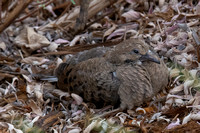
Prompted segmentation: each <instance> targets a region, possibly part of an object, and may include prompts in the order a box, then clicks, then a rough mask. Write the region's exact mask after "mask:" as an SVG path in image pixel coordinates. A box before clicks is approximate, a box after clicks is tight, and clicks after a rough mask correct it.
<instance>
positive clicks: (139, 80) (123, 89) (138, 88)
mask: <svg viewBox="0 0 200 133" xmlns="http://www.w3.org/2000/svg"><path fill="white" fill-rule="evenodd" d="M117 77H118V78H119V79H120V81H121V85H120V88H119V91H118V94H119V96H120V101H121V107H122V108H123V109H124V108H129V109H131V108H133V107H134V106H139V105H141V104H142V103H143V102H144V101H146V100H149V99H150V98H151V97H152V96H153V88H152V85H151V79H150V76H149V74H148V73H147V71H146V69H145V68H144V67H143V66H141V65H137V64H134V65H131V64H130V65H122V66H120V67H118V69H117Z"/></svg>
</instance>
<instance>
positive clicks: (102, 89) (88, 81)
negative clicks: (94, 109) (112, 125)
mask: <svg viewBox="0 0 200 133" xmlns="http://www.w3.org/2000/svg"><path fill="white" fill-rule="evenodd" d="M61 68H63V67H61ZM115 75H116V68H115V66H113V65H112V64H111V63H109V62H107V61H106V60H105V59H104V58H92V59H89V60H86V61H82V62H80V63H78V64H76V65H69V66H67V67H65V68H64V70H63V75H62V76H60V78H58V79H59V80H58V86H59V88H64V89H66V88H69V90H70V91H71V92H74V93H77V94H80V95H83V96H84V98H85V99H86V100H88V101H90V100H95V101H100V100H103V101H106V102H112V103H115V102H116V101H117V100H118V99H119V97H118V94H117V90H118V88H119V85H120V81H119V80H118V79H117V78H116V76H115Z"/></svg>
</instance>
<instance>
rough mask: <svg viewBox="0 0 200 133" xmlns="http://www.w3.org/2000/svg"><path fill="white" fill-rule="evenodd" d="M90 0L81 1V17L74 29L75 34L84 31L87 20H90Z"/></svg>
mask: <svg viewBox="0 0 200 133" xmlns="http://www.w3.org/2000/svg"><path fill="white" fill-rule="evenodd" d="M89 3H90V0H81V1H80V6H81V7H80V13H79V17H78V18H77V19H76V25H75V27H74V29H75V32H76V33H77V32H79V31H82V30H84V28H85V26H86V23H87V19H88V7H89Z"/></svg>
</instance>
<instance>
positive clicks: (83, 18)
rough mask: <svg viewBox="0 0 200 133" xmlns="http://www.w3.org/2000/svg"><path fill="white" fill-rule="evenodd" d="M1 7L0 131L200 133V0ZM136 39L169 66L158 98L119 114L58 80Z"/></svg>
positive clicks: (10, 1)
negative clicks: (90, 52) (61, 69)
mask: <svg viewBox="0 0 200 133" xmlns="http://www.w3.org/2000/svg"><path fill="white" fill-rule="evenodd" d="M0 6H1V7H2V8H1V9H0V13H1V25H0V32H1V35H0V131H1V132H17V133H22V132H55V133H56V132H66V133H67V132H69V133H79V132H84V133H89V132H94V133H96V132H100V133H114V132H121V133H125V132H170V133H173V132H181V133H182V132H200V126H199V124H200V123H199V120H200V92H199V90H200V78H199V76H200V73H199V62H200V53H199V45H200V39H199V34H200V31H199V29H200V28H199V27H200V21H199V19H200V2H198V1H197V0H82V2H80V1H78V0H49V1H48V0H39V1H38V0H27V1H26V2H25V1H24V0H19V1H18V0H3V1H1V2H0ZM80 8H81V12H80ZM130 37H136V38H143V39H144V40H145V41H146V42H147V43H148V44H149V45H150V46H151V47H152V48H154V50H155V51H156V52H157V53H158V54H159V56H160V57H162V58H163V59H164V60H165V62H166V64H167V65H168V68H169V71H170V83H169V85H168V87H166V88H163V91H162V92H160V93H159V94H158V95H157V96H155V97H154V98H153V99H152V101H150V102H149V103H145V104H144V105H142V106H141V107H136V108H134V109H132V110H127V111H124V112H114V111H113V107H112V106H107V107H104V108H101V109H95V105H93V104H92V103H85V102H84V100H83V99H82V98H81V97H80V96H78V95H76V94H69V93H67V92H62V91H60V90H58V88H57V87H56V80H55V79H54V77H52V76H53V75H54V70H55V68H56V67H57V66H58V65H59V64H60V63H61V62H64V61H66V60H67V59H68V58H69V57H70V56H73V54H76V53H77V52H80V51H83V50H87V49H91V48H94V47H98V46H112V45H116V44H118V43H119V42H121V41H123V40H124V39H127V38H130ZM50 81H51V82H50Z"/></svg>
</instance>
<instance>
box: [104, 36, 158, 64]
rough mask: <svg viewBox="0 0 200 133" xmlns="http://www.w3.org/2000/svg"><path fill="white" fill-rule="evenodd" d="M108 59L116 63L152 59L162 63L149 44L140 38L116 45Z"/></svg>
mask: <svg viewBox="0 0 200 133" xmlns="http://www.w3.org/2000/svg"><path fill="white" fill-rule="evenodd" d="M106 56H107V58H108V60H110V62H112V63H116V64H119V65H120V64H124V63H142V62H144V61H151V62H155V63H160V61H159V60H158V59H157V57H156V55H155V54H154V53H153V52H152V51H151V50H150V49H149V46H148V45H147V44H145V43H144V42H143V41H141V40H139V39H129V40H126V41H123V42H121V43H120V44H118V45H116V46H115V48H114V49H113V50H111V51H110V52H109V53H108V54H107V55H106Z"/></svg>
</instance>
